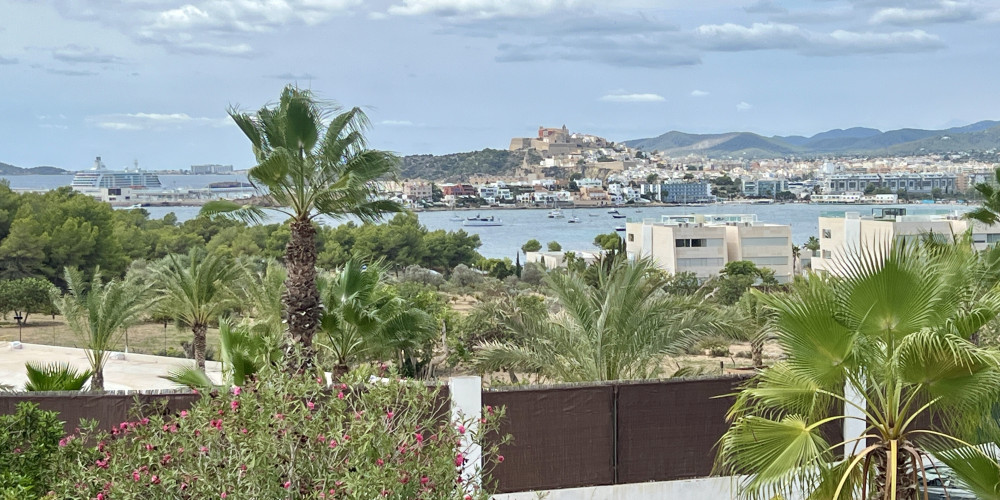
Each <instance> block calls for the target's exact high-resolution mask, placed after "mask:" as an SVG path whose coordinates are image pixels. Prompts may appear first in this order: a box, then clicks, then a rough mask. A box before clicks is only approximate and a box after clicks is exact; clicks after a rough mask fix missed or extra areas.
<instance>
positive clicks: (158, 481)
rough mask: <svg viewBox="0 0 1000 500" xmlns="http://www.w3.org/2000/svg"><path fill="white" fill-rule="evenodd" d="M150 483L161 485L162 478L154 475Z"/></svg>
mask: <svg viewBox="0 0 1000 500" xmlns="http://www.w3.org/2000/svg"><path fill="white" fill-rule="evenodd" d="M149 482H150V483H153V484H160V476H157V475H156V474H153V477H151V478H149Z"/></svg>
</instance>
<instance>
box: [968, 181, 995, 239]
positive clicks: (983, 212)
mask: <svg viewBox="0 0 1000 500" xmlns="http://www.w3.org/2000/svg"><path fill="white" fill-rule="evenodd" d="M994 175H995V176H996V177H995V180H994V183H993V184H990V183H979V184H976V185H975V186H974V188H975V190H976V191H977V192H978V193H979V194H980V195H981V196H982V197H983V206H981V207H979V208H976V209H975V210H972V211H970V212H966V214H965V218H966V219H972V220H977V221H979V222H982V223H983V224H986V225H993V224H996V223H997V222H998V221H1000V189H997V188H996V187H995V186H997V185H1000V168H998V169H997V170H996V172H995V173H994Z"/></svg>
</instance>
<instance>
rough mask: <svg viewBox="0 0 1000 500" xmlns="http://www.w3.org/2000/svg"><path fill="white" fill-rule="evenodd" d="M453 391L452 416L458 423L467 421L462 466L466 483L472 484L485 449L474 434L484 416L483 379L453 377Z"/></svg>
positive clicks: (451, 387)
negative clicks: (463, 462) (474, 437)
mask: <svg viewBox="0 0 1000 500" xmlns="http://www.w3.org/2000/svg"><path fill="white" fill-rule="evenodd" d="M448 389H449V390H450V392H451V418H452V421H453V422H455V423H456V425H457V424H458V423H459V422H465V425H466V429H465V435H464V436H463V437H462V446H461V450H462V454H463V457H464V458H465V464H464V465H463V466H462V478H463V479H464V480H465V484H470V481H471V482H476V483H478V481H474V478H476V476H477V475H478V474H479V473H480V471H481V470H482V468H483V450H482V448H481V447H480V446H479V445H478V444H477V443H476V442H475V440H474V439H473V436H474V435H475V434H476V431H477V429H478V427H479V420H480V419H481V418H482V416H483V380H482V379H481V378H479V377H475V376H472V377H452V379H451V380H449V381H448Z"/></svg>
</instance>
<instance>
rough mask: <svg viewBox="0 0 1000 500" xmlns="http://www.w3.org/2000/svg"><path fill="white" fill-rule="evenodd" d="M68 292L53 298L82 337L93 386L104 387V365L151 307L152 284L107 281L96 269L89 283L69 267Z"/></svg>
mask: <svg viewBox="0 0 1000 500" xmlns="http://www.w3.org/2000/svg"><path fill="white" fill-rule="evenodd" d="M64 279H65V280H66V286H67V288H68V289H69V293H67V294H64V295H58V294H56V293H54V294H53V297H52V302H53V304H55V306H56V307H57V308H58V309H59V312H60V313H62V315H63V316H64V317H65V318H66V323H67V324H68V325H69V327H70V329H71V330H72V331H73V332H74V333H76V334H77V335H79V336H80V337H82V338H83V342H84V344H85V345H86V347H85V348H84V349H85V352H86V354H87V361H88V362H90V369H91V371H93V372H94V374H93V376H92V377H91V380H90V388H91V389H92V390H95V391H99V390H104V365H105V363H107V361H108V355H109V354H110V351H111V350H112V349H113V348H114V346H115V345H116V344H117V343H118V341H119V340H120V339H121V336H122V334H123V332H124V331H125V329H126V328H128V327H129V325H131V324H132V323H133V322H134V321H135V320H136V318H138V317H139V315H141V314H142V313H143V312H145V310H146V308H147V307H148V305H149V304H148V300H147V296H148V294H149V289H150V284H149V283H141V282H137V281H135V280H129V279H126V280H125V281H122V280H116V279H112V280H110V281H108V282H104V281H103V280H102V279H101V271H100V269H97V270H95V271H94V275H93V277H92V279H91V281H90V286H89V287H87V286H86V284H85V283H84V281H83V276H82V275H81V274H80V273H79V272H78V271H75V270H71V269H69V268H66V270H65V277H64Z"/></svg>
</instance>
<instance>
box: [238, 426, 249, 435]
mask: <svg viewBox="0 0 1000 500" xmlns="http://www.w3.org/2000/svg"><path fill="white" fill-rule="evenodd" d="M240 432H241V433H243V434H246V433H247V432H250V431H248V430H246V427H244V428H242V429H240Z"/></svg>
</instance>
